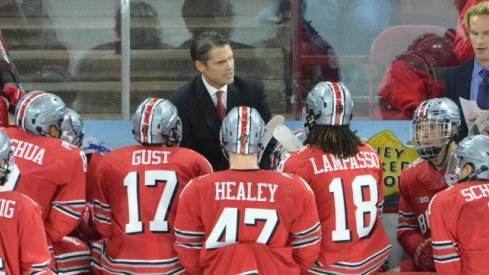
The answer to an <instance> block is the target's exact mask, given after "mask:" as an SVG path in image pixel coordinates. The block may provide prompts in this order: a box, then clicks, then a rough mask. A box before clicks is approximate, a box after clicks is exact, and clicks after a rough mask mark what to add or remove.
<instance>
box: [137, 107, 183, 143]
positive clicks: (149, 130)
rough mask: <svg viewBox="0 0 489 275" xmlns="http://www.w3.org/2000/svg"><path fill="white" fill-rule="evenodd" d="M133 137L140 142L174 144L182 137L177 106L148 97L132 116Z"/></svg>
mask: <svg viewBox="0 0 489 275" xmlns="http://www.w3.org/2000/svg"><path fill="white" fill-rule="evenodd" d="M132 122H133V130H132V132H133V134H134V138H135V139H136V140H137V141H138V142H140V143H141V144H148V145H160V144H164V145H167V146H175V145H178V144H179V143H180V140H181V139H182V122H181V121H180V118H179V117H178V111H177V108H176V107H175V106H174V105H173V104H172V103H171V102H170V101H168V100H166V99H161V98H155V97H150V98H147V99H145V100H144V101H143V102H142V103H141V104H139V106H138V108H137V109H136V112H135V113H134V115H133V117H132Z"/></svg>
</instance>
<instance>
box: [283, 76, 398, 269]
mask: <svg viewBox="0 0 489 275" xmlns="http://www.w3.org/2000/svg"><path fill="white" fill-rule="evenodd" d="M352 107H353V101H352V100H351V96H350V93H349V91H348V89H347V88H346V87H345V86H344V85H343V84H342V83H339V82H320V83H318V84H317V85H316V86H315V87H314V88H313V90H312V91H310V92H309V93H308V95H307V100H306V107H305V112H306V113H305V117H306V126H307V130H308V131H309V132H308V134H307V138H306V140H305V144H306V146H305V147H303V148H302V149H301V150H300V151H298V152H296V153H291V154H290V155H289V156H288V157H286V158H285V160H284V161H285V163H284V164H283V171H284V172H287V173H292V174H296V175H299V176H301V177H302V178H303V179H304V180H305V181H306V182H307V183H308V184H309V185H310V186H311V189H312V190H313V191H314V193H315V194H316V203H317V207H318V213H319V218H320V220H321V227H322V231H323V239H322V241H321V252H320V255H319V258H318V260H317V261H316V262H315V265H314V267H312V268H311V269H309V273H313V274H370V273H376V272H377V271H378V270H379V269H380V268H381V266H382V265H383V264H384V262H385V260H386V259H387V257H388V256H389V254H390V251H391V245H390V243H389V239H388V238H387V234H386V232H385V230H384V228H383V226H382V222H381V215H382V207H383V202H384V191H383V184H382V164H381V161H380V159H379V156H378V154H377V152H376V151H375V150H374V149H372V148H371V147H370V146H369V145H368V144H366V143H364V142H362V141H361V140H360V138H359V137H357V136H356V135H355V133H354V132H353V131H352V130H351V129H350V127H349V125H350V120H351V116H352Z"/></svg>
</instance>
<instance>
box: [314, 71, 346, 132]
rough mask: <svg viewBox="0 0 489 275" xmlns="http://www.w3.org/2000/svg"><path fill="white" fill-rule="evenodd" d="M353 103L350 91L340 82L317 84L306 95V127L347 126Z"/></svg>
mask: <svg viewBox="0 0 489 275" xmlns="http://www.w3.org/2000/svg"><path fill="white" fill-rule="evenodd" d="M352 108H353V101H352V99H351V95H350V91H348V89H347V88H346V87H345V85H344V84H343V83H341V82H330V81H326V82H319V83H318V84H316V86H315V87H314V88H313V89H312V90H311V91H310V92H309V93H308V94H307V99H306V105H305V110H304V111H305V114H304V115H305V119H306V126H307V127H308V128H309V129H311V128H312V127H313V126H314V125H331V126H342V125H349V124H350V120H351V117H352Z"/></svg>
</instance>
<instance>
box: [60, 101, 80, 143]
mask: <svg viewBox="0 0 489 275" xmlns="http://www.w3.org/2000/svg"><path fill="white" fill-rule="evenodd" d="M84 136H85V129H84V126H83V120H82V118H81V117H80V115H79V114H78V113H77V112H75V111H74V110H73V109H70V108H66V113H65V114H64V116H63V119H62V121H61V140H64V141H66V142H68V143H70V144H72V145H74V146H77V147H81V145H82V144H83V137H84Z"/></svg>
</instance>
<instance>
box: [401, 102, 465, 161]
mask: <svg viewBox="0 0 489 275" xmlns="http://www.w3.org/2000/svg"><path fill="white" fill-rule="evenodd" d="M452 126H456V127H457V128H458V127H459V126H460V110H459V108H458V106H457V104H455V102H453V101H452V100H450V99H449V98H446V97H442V98H433V99H428V100H425V101H423V102H421V103H420V104H419V106H418V107H417V108H416V110H415V111H414V114H413V120H412V122H411V130H410V141H409V144H410V145H412V146H413V148H414V149H416V151H417V152H418V154H419V155H420V156H421V157H422V158H425V159H434V158H436V157H437V156H439V155H440V153H442V152H443V151H444V150H446V147H447V145H448V143H449V142H450V141H451V140H452V139H453V136H454V135H455V133H454V132H453V131H452Z"/></svg>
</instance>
